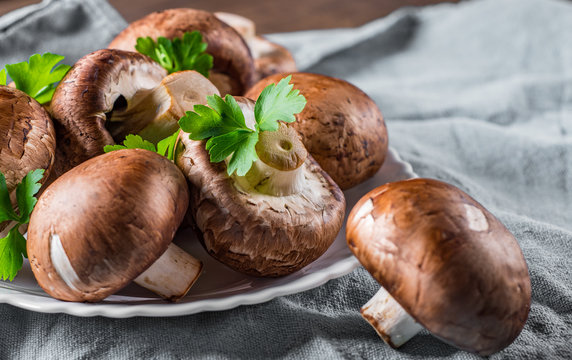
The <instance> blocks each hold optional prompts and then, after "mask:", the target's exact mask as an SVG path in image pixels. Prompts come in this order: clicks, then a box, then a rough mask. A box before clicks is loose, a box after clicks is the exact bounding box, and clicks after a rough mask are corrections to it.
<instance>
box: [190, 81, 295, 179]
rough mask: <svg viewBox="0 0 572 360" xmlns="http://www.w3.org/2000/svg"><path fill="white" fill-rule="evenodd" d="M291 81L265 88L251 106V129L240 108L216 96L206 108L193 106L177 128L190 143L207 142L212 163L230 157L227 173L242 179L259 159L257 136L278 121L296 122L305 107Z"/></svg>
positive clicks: (210, 99) (208, 101)
mask: <svg viewBox="0 0 572 360" xmlns="http://www.w3.org/2000/svg"><path fill="white" fill-rule="evenodd" d="M291 78H292V76H288V77H286V78H284V79H282V80H280V82H278V84H276V85H275V84H270V85H268V86H267V87H266V88H264V90H263V91H262V93H261V94H260V96H259V97H258V99H257V100H256V105H255V106H254V116H255V120H256V123H255V125H254V129H250V128H249V127H247V126H246V123H245V120H244V115H243V113H242V111H241V110H240V107H239V106H238V104H237V102H236V100H235V99H234V98H233V97H232V96H230V95H227V96H226V97H225V98H224V99H222V98H221V97H220V96H218V95H212V96H208V97H207V103H208V105H209V106H205V105H195V106H194V109H193V110H194V111H187V113H186V115H185V116H183V117H182V118H181V120H179V126H180V127H181V129H183V131H185V132H188V133H190V138H191V139H192V140H204V139H208V141H207V143H206V149H207V150H208V151H209V154H210V160H211V162H220V161H223V160H224V159H226V158H227V157H229V156H231V155H232V157H231V158H230V161H229V163H228V167H227V173H228V174H229V175H232V174H233V173H234V172H235V171H236V173H237V174H238V175H239V176H244V175H245V174H246V173H247V172H248V170H250V168H251V166H252V163H253V162H254V161H256V160H257V159H258V155H257V154H256V149H255V147H256V143H257V142H258V135H259V133H260V132H262V131H276V130H277V129H278V120H281V121H284V122H288V123H290V122H293V121H295V120H296V118H295V117H294V114H298V113H300V112H301V111H302V110H303V109H304V106H305V105H306V99H305V98H304V96H303V95H301V94H300V91H299V90H294V89H293V85H292V84H290V80H291Z"/></svg>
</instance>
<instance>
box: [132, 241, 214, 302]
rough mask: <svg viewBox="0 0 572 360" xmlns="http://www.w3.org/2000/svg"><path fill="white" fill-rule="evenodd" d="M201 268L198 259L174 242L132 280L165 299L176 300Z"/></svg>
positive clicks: (194, 279)
mask: <svg viewBox="0 0 572 360" xmlns="http://www.w3.org/2000/svg"><path fill="white" fill-rule="evenodd" d="M202 268H203V264H202V263H201V261H200V260H198V259H196V258H194V257H193V256H191V255H190V254H189V253H187V252H186V251H184V250H183V249H181V248H180V247H178V246H177V245H175V244H172V243H171V244H170V245H169V247H168V248H167V251H165V252H164V253H163V255H161V257H159V258H158V259H157V260H156V261H155V262H154V263H153V264H152V265H151V266H150V267H149V268H148V269H147V270H145V271H144V272H142V273H141V275H139V276H138V277H137V278H135V280H134V282H135V283H136V284H137V285H139V286H142V287H144V288H146V289H147V290H151V291H152V292H154V293H155V294H157V295H159V296H161V297H162V298H164V299H165V300H169V301H177V300H179V299H180V298H182V297H183V296H185V295H186V294H187V292H188V291H189V289H190V288H191V286H193V284H194V283H195V281H196V280H197V278H198V277H199V275H200V273H201V271H202Z"/></svg>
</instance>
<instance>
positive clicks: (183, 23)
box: [108, 9, 256, 95]
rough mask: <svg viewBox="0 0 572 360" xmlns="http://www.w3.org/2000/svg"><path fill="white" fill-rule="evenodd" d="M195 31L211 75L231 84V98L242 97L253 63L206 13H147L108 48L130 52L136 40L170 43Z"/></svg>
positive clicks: (236, 36) (236, 38)
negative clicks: (200, 38)
mask: <svg viewBox="0 0 572 360" xmlns="http://www.w3.org/2000/svg"><path fill="white" fill-rule="evenodd" d="M195 30H196V31H199V32H200V33H201V34H202V36H203V40H204V41H205V42H206V43H207V44H208V47H207V51H206V52H207V53H209V54H211V55H212V56H213V58H214V64H213V72H217V73H221V74H226V75H228V76H229V77H230V79H232V80H235V84H234V87H233V88H232V89H231V94H233V95H242V94H243V93H244V92H245V91H246V89H248V88H249V87H250V86H252V84H254V82H255V81H256V79H255V72H254V61H253V59H252V56H251V55H250V51H249V49H248V46H247V45H246V43H245V42H244V40H243V39H242V37H241V36H240V35H239V34H238V33H237V32H236V31H235V30H234V29H233V28H231V27H230V26H228V25H227V24H225V23H223V22H222V21H220V20H219V19H217V18H216V17H215V16H214V15H213V14H211V13H209V12H206V11H201V10H195V9H169V10H164V11H160V12H154V13H151V14H149V15H147V16H145V17H144V18H142V19H140V20H137V21H135V22H133V23H132V24H130V25H129V26H128V27H127V28H126V29H124V30H123V31H122V32H121V33H120V34H119V35H117V37H116V38H115V39H114V40H113V41H112V42H111V43H110V44H109V46H108V47H109V48H113V49H122V50H129V51H134V50H135V44H136V43H137V38H139V37H147V36H149V37H151V38H152V39H157V38H158V37H160V36H163V37H166V38H168V39H173V38H176V37H182V36H183V34H184V33H185V32H190V31H195ZM213 82H215V81H214V80H213Z"/></svg>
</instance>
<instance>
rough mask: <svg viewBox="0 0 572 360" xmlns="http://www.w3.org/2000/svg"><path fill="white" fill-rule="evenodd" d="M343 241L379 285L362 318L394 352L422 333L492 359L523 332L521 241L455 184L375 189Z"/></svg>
mask: <svg viewBox="0 0 572 360" xmlns="http://www.w3.org/2000/svg"><path fill="white" fill-rule="evenodd" d="M346 240H347V243H348V246H349V248H350V249H351V251H352V252H353V253H354V255H355V256H356V257H357V258H358V259H359V261H360V262H361V263H362V265H363V266H364V267H365V269H366V270H367V271H369V272H370V273H371V274H372V276H373V277H374V278H375V279H376V280H377V281H378V282H379V283H380V284H381V285H382V288H381V289H380V291H379V292H378V293H377V294H376V295H375V296H374V297H373V298H372V299H371V300H370V301H369V302H368V303H367V304H365V305H364V306H363V308H362V315H363V317H364V318H365V319H366V320H367V321H368V322H369V323H370V324H371V325H372V326H373V327H374V328H375V329H376V331H377V332H378V334H379V335H380V336H381V337H382V338H383V339H384V340H385V341H386V342H387V343H388V344H389V345H391V346H393V347H399V346H401V345H402V344H404V343H405V342H407V341H408V340H409V339H410V338H411V337H413V336H415V334H417V333H418V332H419V331H420V330H421V329H423V328H426V329H427V330H429V331H430V332H431V333H432V334H433V335H435V336H437V337H438V338H440V339H441V340H443V341H445V342H447V343H449V344H451V345H454V346H456V347H458V348H461V349H463V350H466V351H470V352H474V353H477V354H479V355H490V354H492V353H495V352H497V351H499V350H501V349H503V348H505V347H506V346H508V345H509V344H511V343H512V341H513V340H514V339H515V338H516V337H517V336H518V334H519V333H520V331H521V330H522V328H523V327H524V324H525V322H526V319H527V316H528V312H529V310H530V296H531V288H530V278H529V275H528V268H527V266H526V262H525V260H524V256H523V254H522V251H521V249H520V247H519V245H518V242H517V241H516V239H515V238H514V236H513V235H512V234H511V233H510V232H509V231H508V230H507V229H506V228H505V227H504V225H503V224H502V223H501V222H500V221H499V220H498V219H496V218H495V217H494V216H493V215H492V214H491V213H490V212H489V211H487V210H486V209H485V208H484V207H483V206H482V205H480V204H479V203H478V202H476V201H475V200H474V199H473V198H471V197H470V196H469V195H467V194H465V193H464V192H463V191H461V190H460V189H458V188H456V187H454V186H452V185H449V184H446V183H443V182H441V181H437V180H431V179H413V180H406V181H399V182H395V183H389V184H386V185H383V186H380V187H378V188H376V189H374V190H372V191H371V192H369V193H368V194H366V195H365V196H364V197H363V198H362V199H361V200H360V201H359V202H358V203H357V204H356V205H355V207H354V208H353V209H352V211H351V213H350V216H349V218H348V222H347V228H346Z"/></svg>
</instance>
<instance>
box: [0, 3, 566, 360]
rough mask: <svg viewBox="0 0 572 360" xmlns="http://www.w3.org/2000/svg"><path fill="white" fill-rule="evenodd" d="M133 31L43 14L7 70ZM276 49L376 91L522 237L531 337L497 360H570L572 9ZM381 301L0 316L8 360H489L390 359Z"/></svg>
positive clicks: (3, 23) (64, 8) (404, 25)
mask: <svg viewBox="0 0 572 360" xmlns="http://www.w3.org/2000/svg"><path fill="white" fill-rule="evenodd" d="M189 5H190V6H191V5H192V4H189ZM125 25H126V24H125V23H124V21H123V20H122V19H121V18H120V17H119V16H118V15H117V13H116V12H114V11H113V10H112V9H110V8H108V5H107V4H106V3H105V2H104V1H103V0H86V1H80V0H59V1H58V0H52V1H45V2H44V3H43V4H41V5H37V6H34V7H31V8H28V9H26V10H22V11H20V12H17V13H12V14H9V15H6V16H4V17H2V18H0V54H1V55H0V65H2V66H3V65H4V64H5V63H10V62H15V61H21V60H23V59H25V58H27V57H28V56H29V55H31V54H32V53H35V52H44V51H51V52H55V53H61V54H64V55H67V56H68V57H70V58H71V59H74V60H75V59H77V58H79V57H81V56H82V55H83V54H85V53H87V52H89V51H92V50H95V49H98V48H101V47H104V46H105V45H106V44H107V43H108V42H109V40H110V39H111V38H112V37H113V36H114V35H115V34H116V33H117V32H118V31H120V30H121V29H122V28H123V27H124V26H125ZM271 38H272V39H274V40H276V41H278V42H280V43H282V44H285V45H286V46H287V47H289V48H290V49H291V50H292V51H293V53H294V55H295V57H296V59H297V61H298V63H299V65H300V68H301V69H302V70H307V71H312V72H319V73H325V74H328V75H333V76H337V77H341V78H344V79H346V80H348V81H350V82H352V83H354V84H356V85H357V86H359V87H360V88H362V89H363V90H364V91H366V92H367V93H368V94H369V95H370V96H371V97H372V98H374V100H375V101H376V102H377V104H378V105H379V106H380V108H381V109H382V111H383V113H384V115H385V117H386V120H387V124H388V129H389V135H390V144H391V146H393V147H395V148H396V149H397V151H398V152H399V153H400V154H401V156H402V157H403V158H404V159H405V160H406V161H409V162H410V163H411V164H412V165H413V168H414V170H415V171H416V172H417V173H418V174H420V175H421V176H425V177H433V178H438V179H442V180H445V181H447V182H450V183H452V184H455V185H457V186H459V187H460V188H462V189H464V190H465V191H467V192H468V193H469V194H471V195H472V196H473V197H475V198H476V199H477V200H478V201H480V202H481V203H482V204H483V205H484V206H485V207H487V208H488V209H489V210H490V211H491V212H493V213H494V214H495V215H497V217H499V218H500V219H501V221H502V222H503V223H504V224H505V225H506V226H507V227H508V228H509V229H510V230H511V231H512V232H513V233H514V235H515V236H516V238H517V239H518V241H519V243H520V245H521V247H522V250H523V252H524V255H525V258H526V260H527V263H528V266H529V271H530V275H531V279H532V298H533V303H532V308H531V312H530V316H529V319H528V322H527V324H526V326H525V328H524V330H523V332H522V333H521V335H520V336H519V337H518V338H517V339H516V341H515V342H514V343H513V344H512V345H511V346H510V347H508V348H507V349H505V350H504V351H502V352H500V353H498V354H495V355H493V356H492V357H491V358H493V359H505V358H506V359H542V358H546V359H572V221H571V220H572V205H571V204H572V173H571V171H572V170H571V169H572V135H571V132H572V3H570V2H567V1H557V0H481V1H468V2H463V3H461V4H459V5H451V4H443V5H438V6H435V7H429V8H422V9H403V10H400V11H398V12H396V13H393V14H392V15H390V16H388V17H386V18H383V19H379V20H378V21H375V22H372V23H369V24H367V25H365V26H363V27H361V28H357V29H351V30H350V29H347V30H343V29H341V30H324V31H313V32H302V33H291V34H275V35H273V36H271ZM68 63H71V60H68ZM376 289H377V285H376V283H375V281H374V280H372V278H371V277H370V276H369V274H367V273H366V272H365V271H364V270H363V269H361V268H360V269H357V270H355V271H354V272H352V273H351V274H349V275H347V276H344V277H342V278H340V279H337V280H333V281H330V282H329V283H327V284H326V285H323V286H321V287H319V288H316V289H314V290H310V291H306V292H304V293H300V294H296V295H291V296H285V297H281V298H278V299H275V300H273V301H270V302H267V303H264V304H260V305H254V306H242V307H239V308H237V309H234V310H229V311H223V312H216V313H202V314H198V315H192V316H182V317H174V318H132V319H107V318H76V317H73V316H68V315H58V314H54V315H50V314H41V313H35V312H30V311H25V310H20V309H18V308H15V307H12V306H9V305H0V334H1V336H0V359H11V358H28V359H37V358H46V359H68V358H69V359H76V358H80V359H81V358H86V359H91V358H96V357H110V358H119V359H135V358H158V359H163V358H165V359H167V358H194V357H211V358H246V359H255V358H260V359H265V358H277V357H286V358H309V357H314V358H322V359H325V358H382V359H389V358H395V359H413V358H430V359H433V358H452V359H470V358H477V357H476V356H474V355H471V354H468V353H465V352H462V351H459V350H457V349H455V348H453V347H451V346H448V345H446V344H444V343H442V342H440V341H439V340H437V339H435V338H433V337H432V336H430V335H429V334H428V333H427V332H423V333H421V334H420V335H418V336H417V337H415V338H414V339H413V340H411V341H410V342H409V343H408V344H406V345H405V346H403V347H402V348H401V349H400V350H399V351H396V350H393V349H391V348H389V347H388V346H386V345H385V344H384V343H383V342H382V341H381V340H380V339H379V338H378V337H377V335H376V334H375V332H374V331H373V329H372V328H370V327H369V325H367V323H365V322H364V321H363V320H362V319H361V318H360V315H359V312H358V309H359V308H360V306H361V305H362V304H363V303H365V302H366V301H367V300H368V298H369V297H370V296H372V295H373V294H374V293H375V292H376Z"/></svg>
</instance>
